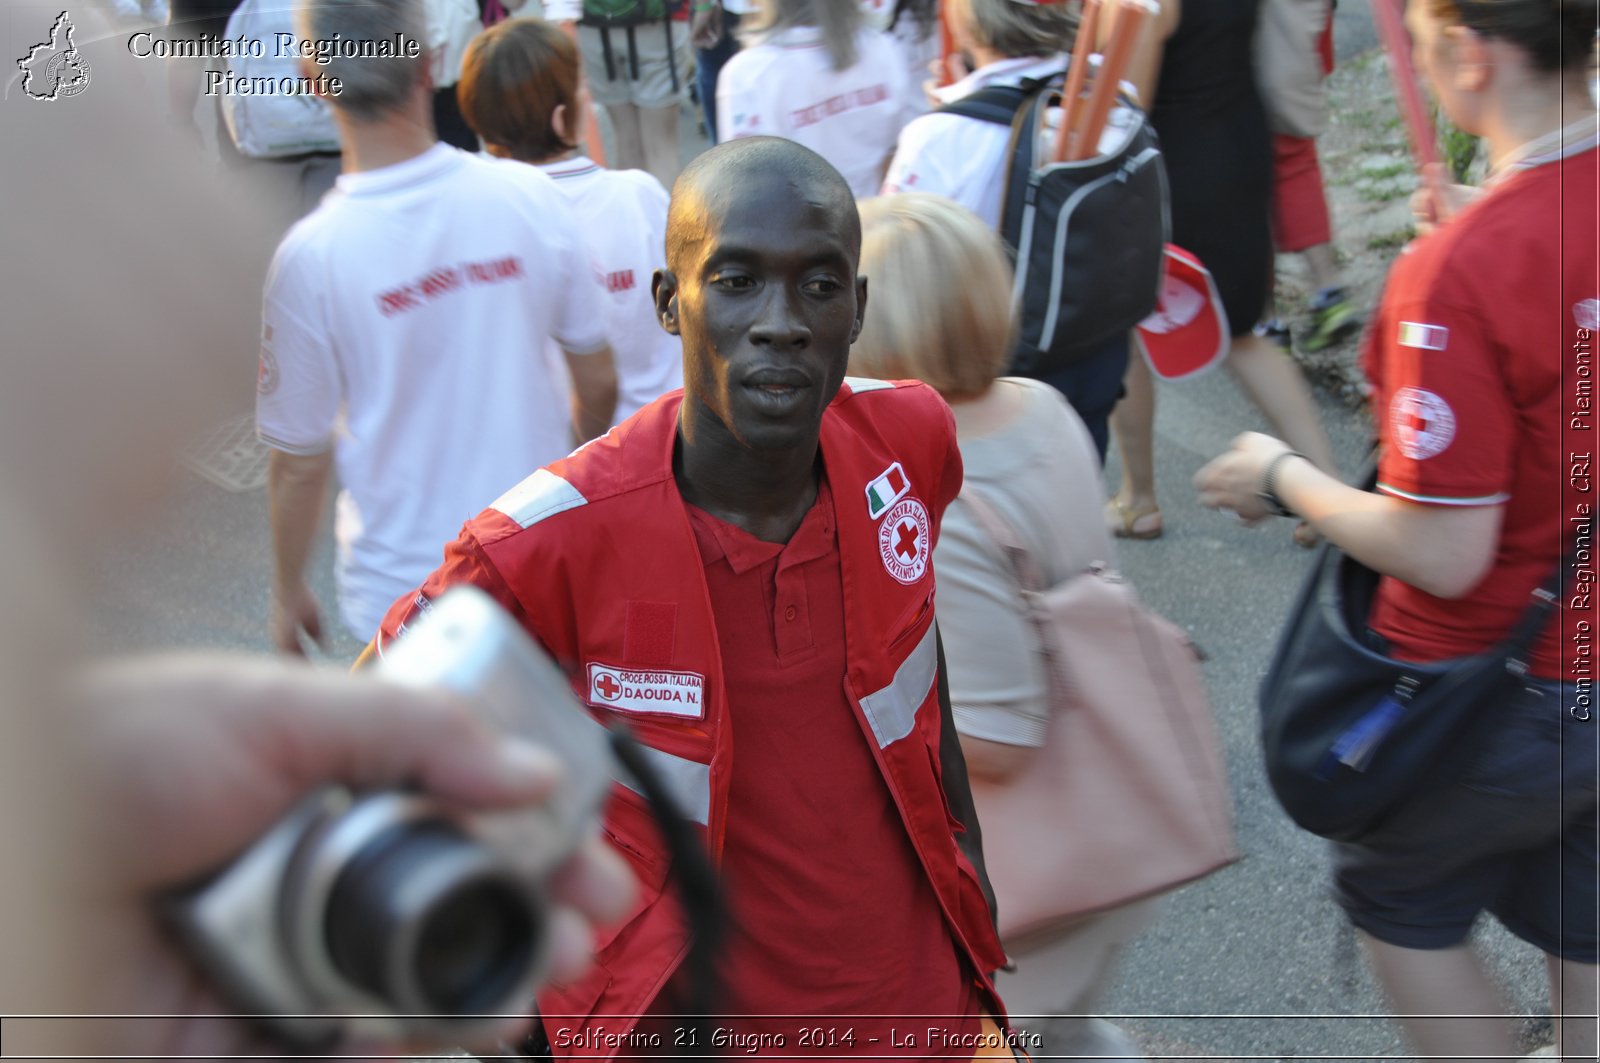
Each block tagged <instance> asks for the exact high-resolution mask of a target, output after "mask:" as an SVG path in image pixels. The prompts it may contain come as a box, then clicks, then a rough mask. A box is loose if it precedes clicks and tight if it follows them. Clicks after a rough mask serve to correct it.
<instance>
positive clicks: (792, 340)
mask: <svg viewBox="0 0 1600 1063" xmlns="http://www.w3.org/2000/svg"><path fill="white" fill-rule="evenodd" d="M762 296H763V297H762V303H761V308H760V311H759V313H758V314H757V315H756V321H755V324H754V325H753V326H751V329H750V338H751V340H753V341H754V342H756V343H758V344H770V345H771V346H774V347H784V348H794V349H797V350H798V349H802V348H804V347H806V346H808V345H809V344H810V343H811V327H810V326H809V325H808V324H807V323H806V318H805V313H804V309H803V307H802V306H801V302H800V300H801V298H802V296H801V294H800V293H799V292H798V291H795V290H793V289H791V288H790V287H789V286H788V285H784V284H770V285H768V286H767V290H766V291H765V292H764V293H762Z"/></svg>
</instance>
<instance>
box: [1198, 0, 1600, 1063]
mask: <svg viewBox="0 0 1600 1063" xmlns="http://www.w3.org/2000/svg"><path fill="white" fill-rule="evenodd" d="M1596 14H1597V12H1596V8H1595V5H1594V4H1593V2H1592V0H1413V2H1412V4H1411V6H1410V9H1409V10H1408V12H1407V15H1406V18H1407V22H1408V24H1409V25H1410V28H1411V32H1412V36H1413V38H1414V47H1415V56H1416V64H1417V67H1418V69H1419V70H1420V71H1421V72H1422V74H1423V75H1424V77H1425V78H1426V80H1427V81H1428V83H1429V84H1430V86H1431V88H1432V90H1433V92H1434V95H1435V96H1436V97H1437V98H1438V101H1439V104H1440V106H1441V108H1442V109H1443V110H1444V111H1445V113H1446V114H1447V115H1448V116H1449V117H1450V118H1451V119H1452V120H1453V121H1454V122H1455V123H1456V124H1457V125H1459V126H1460V127H1461V128H1463V129H1465V130H1466V131H1468V132H1471V133H1475V134H1477V135H1479V136H1481V137H1483V139H1484V142H1485V144H1486V145H1487V147H1488V150H1489V156H1490V160H1491V164H1492V165H1491V172H1490V176H1489V178H1488V180H1487V182H1486V183H1485V186H1484V187H1483V188H1482V189H1481V190H1467V189H1459V188H1455V189H1448V190H1445V191H1444V192H1442V193H1441V194H1439V195H1431V194H1430V195H1423V196H1420V197H1419V205H1420V207H1421V210H1420V211H1419V213H1420V214H1421V215H1422V218H1421V221H1422V224H1421V225H1419V228H1422V229H1424V230H1427V231H1425V234H1424V235H1423V236H1422V237H1421V238H1419V239H1418V240H1417V241H1416V242H1414V243H1413V244H1412V245H1411V247H1410V248H1408V249H1407V252H1406V253H1405V254H1403V255H1402V256H1401V257H1400V259H1399V260H1398V261H1397V262H1396V263H1395V266H1394V268H1393V270H1392V272H1391V274H1390V277H1389V282H1388V285H1387V288H1386V291H1385V293H1384V297H1383V302H1382V305H1381V307H1380V309H1379V311H1378V314H1377V316H1376V318H1375V319H1374V321H1373V325H1372V328H1371V330H1370V332H1369V334H1368V338H1367V351H1366V357H1367V371H1368V373H1369V375H1370V376H1371V378H1372V382H1373V385H1374V392H1373V404H1372V409H1373V411H1374V417H1375V420H1376V421H1377V422H1378V423H1377V427H1378V435H1379V439H1380V442H1381V445H1382V452H1381V458H1380V462H1379V467H1378V489H1377V491H1376V492H1375V493H1367V492H1363V491H1359V490H1356V489H1355V488H1351V487H1346V486H1344V485H1343V484H1341V483H1339V482H1338V481H1337V480H1335V479H1333V478H1332V477H1329V476H1328V475H1326V474H1325V473H1322V472H1321V471H1319V470H1318V469H1317V468H1316V467H1315V466H1313V465H1312V463H1311V462H1309V461H1307V460H1305V459H1303V458H1301V457H1299V456H1298V455H1295V454H1293V453H1292V452H1290V451H1289V450H1288V448H1287V447H1286V446H1285V445H1284V444H1283V443H1282V442H1280V441H1278V440H1276V439H1272V438H1270V437H1268V436H1264V435H1260V434H1257V433H1246V434H1245V435H1242V436H1240V437H1239V438H1237V439H1235V440H1234V442H1233V446H1232V448H1231V449H1230V450H1229V451H1228V452H1227V453H1225V454H1223V455H1222V456H1220V457H1218V458H1217V459H1216V460H1214V461H1213V462H1211V463H1210V464H1209V465H1207V466H1206V467H1205V468H1204V469H1202V470H1200V472H1199V473H1198V474H1197V476H1196V478H1195V482H1196V485H1197V486H1198V488H1199V489H1200V495H1201V499H1202V501H1203V502H1204V503H1205V504H1207V505H1209V506H1212V507H1213V508H1219V509H1228V510H1232V511H1233V512H1235V513H1237V514H1238V515H1239V516H1240V518H1242V519H1244V520H1247V521H1256V520H1259V519H1261V518H1263V517H1265V516H1267V515H1268V514H1269V513H1270V512H1272V510H1273V507H1274V504H1276V505H1277V506H1281V507H1282V508H1285V509H1287V510H1289V511H1292V512H1293V513H1295V514H1297V515H1298V516H1299V517H1301V518H1302V519H1304V520H1307V521H1309V522H1310V523H1311V524H1312V525H1313V526H1314V527H1315V528H1316V529H1317V531H1319V532H1320V533H1322V534H1323V535H1324V536H1326V537H1327V538H1328V539H1329V540H1331V541H1332V542H1333V543H1335V544H1337V545H1338V546H1339V547H1340V548H1342V549H1343V550H1345V551H1346V552H1348V553H1349V554H1350V555H1351V556H1353V557H1355V558H1356V559H1357V560H1359V561H1361V562H1363V563H1364V564H1366V565H1368V566H1369V567H1371V568H1373V569H1375V570H1377V571H1378V572H1381V573H1383V574H1384V576H1385V578H1384V580H1383V582H1382V584H1381V586H1380V589H1379V593H1378V597H1377V601H1376V603H1375V605H1374V608H1373V612H1372V616H1371V618H1370V626H1371V628H1372V630H1373V631H1374V632H1375V633H1376V634H1377V635H1378V636H1380V637H1381V638H1382V639H1383V640H1385V641H1386V642H1387V644H1388V647H1389V651H1390V652H1391V654H1392V655H1394V656H1396V657H1399V658H1403V659H1409V660H1421V661H1434V660H1444V659H1448V658H1452V657H1459V656H1463V655H1467V654H1473V653H1478V652H1482V651H1483V650H1485V649H1487V648H1488V647H1490V646H1492V645H1493V644H1495V643H1496V642H1497V641H1499V640H1500V639H1501V638H1502V637H1503V636H1504V635H1505V634H1506V632H1507V631H1508V630H1509V629H1510V627H1511V626H1512V624H1513V623H1514V622H1515V620H1516V618H1517V616H1518V615H1519V614H1520V613H1521V611H1522V609H1523V607H1524V606H1525V604H1526V602H1527V600H1528V595H1529V593H1530V592H1531V591H1532V590H1533V589H1534V588H1535V587H1537V586H1539V585H1540V584H1541V583H1542V582H1543V581H1544V580H1545V579H1546V578H1547V577H1548V575H1549V573H1550V572H1551V571H1552V570H1553V568H1554V567H1555V565H1556V563H1557V561H1558V559H1559V558H1560V556H1561V554H1562V550H1563V548H1564V544H1565V543H1566V542H1568V541H1570V539H1571V537H1572V536H1573V535H1578V536H1580V537H1590V538H1591V542H1584V541H1582V538H1580V542H1579V545H1580V546H1588V547H1590V548H1591V549H1592V535H1593V520H1594V517H1593V512H1594V511H1593V505H1594V501H1595V500H1594V498H1593V493H1594V488H1593V485H1592V483H1591V482H1590V474H1589V462H1590V461H1591V460H1592V459H1591V454H1592V451H1593V447H1594V445H1593V442H1592V439H1593V425H1594V420H1593V417H1592V415H1591V413H1590V411H1591V410H1592V398H1591V397H1590V395H1591V392H1590V390H1589V382H1590V381H1591V380H1592V377H1593V343H1594V332H1595V331H1596V330H1597V329H1600V320H1597V317H1600V261H1597V260H1600V252H1597V248H1596V240H1595V233H1596V231H1597V226H1600V218H1597V207H1596V202H1597V199H1600V182H1597V177H1600V150H1597V137H1596V125H1595V120H1596V118H1595V106H1594V101H1593V99H1592V98H1591V96H1590V93H1589V86H1588V64H1589V56H1590V52H1591V49H1592V47H1593V42H1594V35H1595V25H1596ZM1591 556H1592V555H1591ZM1580 560H1585V558H1584V555H1580ZM1581 567H1582V568H1583V569H1584V570H1587V571H1591V572H1592V568H1593V566H1592V564H1589V563H1587V562H1586V563H1585V564H1584V565H1583V566H1581ZM1575 574H1576V575H1579V578H1580V579H1581V574H1577V573H1575ZM1591 582H1592V577H1591ZM1573 588H1574V591H1575V593H1574V594H1573V595H1571V596H1569V599H1568V601H1566V602H1564V603H1563V606H1564V608H1563V609H1562V610H1561V617H1562V619H1561V622H1560V623H1557V624H1551V625H1550V626H1549V628H1548V629H1547V630H1546V631H1545V632H1543V633H1542V634H1541V636H1540V638H1539V640H1538V641H1537V642H1536V643H1535V647H1534V653H1533V655H1532V663H1531V667H1530V673H1529V680H1528V682H1527V684H1526V686H1525V689H1524V690H1523V691H1522V692H1521V693H1520V694H1519V695H1518V696H1517V697H1516V698H1514V699H1512V702H1511V703H1508V704H1507V705H1506V706H1505V707H1504V712H1503V718H1502V722H1501V724H1500V729H1499V731H1498V733H1497V735H1496V738H1495V740H1494V742H1493V743H1492V745H1491V746H1490V747H1489V748H1488V749H1486V750H1484V751H1483V752H1482V753H1481V754H1480V755H1479V757H1478V759H1477V761H1476V762H1475V763H1473V764H1472V765H1471V767H1470V768H1469V769H1467V770H1466V772H1465V773H1464V774H1463V775H1462V776H1461V777H1460V778H1458V779H1456V780H1455V781H1453V782H1451V783H1449V784H1447V785H1442V786H1439V787H1436V788H1435V789H1433V790H1431V791H1429V792H1427V793H1425V794H1423V795H1422V796H1420V797H1418V798H1417V799H1415V800H1414V801H1413V802H1412V803H1410V804H1408V805H1407V806H1406V807H1405V808H1403V809H1401V810H1400V811H1398V812H1397V813H1396V814H1395V815H1394V816H1393V818H1392V819H1391V820H1390V821H1389V822H1388V823H1387V824H1386V825H1385V826H1384V827H1383V828H1381V829H1380V831H1379V832H1378V833H1377V834H1375V835H1374V836H1372V837H1370V838H1367V839H1364V840H1363V841H1362V842H1361V843H1359V844H1344V843H1340V844H1337V845H1335V847H1334V863H1335V884H1336V893H1337V896H1338V899H1339V901H1340V903H1341V905H1342V906H1343V907H1344V909H1345V911H1346V913H1347V914H1348V915H1349V917H1350V919H1351V921H1352V922H1353V923H1354V924H1355V926H1356V927H1357V929H1358V930H1359V931H1360V932H1361V937H1362V940H1363V942H1364V944H1365V945H1366V947H1367V952H1368V956H1369V958H1370V959H1371V961H1372V965H1373V968H1374V970H1375V971H1376V973H1377V975H1378V977H1379V979H1380V981H1382V983H1383V985H1384V988H1385V989H1386V990H1387V991H1388V993H1389V996H1390V999H1391V1001H1392V1003H1393V1005H1394V1007H1395V1010H1396V1011H1397V1012H1398V1013H1400V1015H1401V1022H1402V1025H1403V1026H1404V1028H1405V1030H1406V1033H1407V1034H1408V1035H1409V1036H1410V1038H1411V1040H1412V1041H1413V1043H1414V1045H1415V1047H1416V1049H1417V1050H1418V1051H1419V1052H1421V1053H1424V1054H1428V1055H1435V1054H1436V1055H1441V1056H1443V1055H1448V1056H1454V1057H1457V1058H1469V1059H1479V1058H1490V1057H1504V1056H1513V1055H1516V1054H1517V1052H1518V1051H1520V1049H1518V1048H1517V1047H1515V1045H1514V1042H1513V1038H1512V1033H1511V1030H1510V1028H1509V1024H1507V1023H1506V1022H1505V1021H1503V1020H1502V1019H1499V1018H1491V1017H1490V1016H1500V1015H1503V1014H1504V1010H1505V1009H1504V1007H1503V1005H1501V1004H1500V1003H1499V1001H1498V999H1497V993H1496V992H1495V989H1494V987H1493V985H1492V984H1491V983H1490V981H1489V980H1488V979H1487V977H1486V976H1485V975H1484V974H1483V972H1482V970H1481V968H1480V967H1479V965H1478V963H1477V961H1476V957H1475V956H1474V954H1473V952H1472V950H1471V948H1470V946H1469V945H1468V943H1467V939H1468V935H1469V933H1470V931H1471V927H1472V924H1473V922H1474V921H1475V919H1476V918H1477V916H1478V915H1479V913H1480V912H1482V911H1485V910H1487V911H1489V912H1491V913H1493V914H1494V915H1495V916H1496V918H1498V919H1499V920H1500V921H1501V922H1502V923H1503V924H1505V926H1506V927H1507V928H1508V929H1509V930H1510V931H1511V932H1512V933H1514V934H1515V935H1517V936H1518V937H1520V938H1522V939H1524V940H1526V941H1529V942H1531V943H1532V944H1535V945H1537V946H1538V947H1539V948H1540V949H1541V950H1543V951H1544V952H1545V953H1546V954H1547V957H1548V966H1549V971H1550V981H1551V994H1552V1008H1553V1010H1554V1012H1555V1014H1556V1015H1557V1016H1562V1015H1568V1014H1573V1013H1575V1012H1579V1013H1581V1012H1590V1013H1591V1017H1590V1018H1589V1019H1587V1020H1585V1021H1580V1020H1579V1019H1577V1018H1576V1017H1574V1018H1572V1019H1569V1020H1567V1021H1558V1022H1557V1024H1556V1031H1557V1037H1558V1043H1559V1044H1560V1047H1561V1048H1562V1050H1563V1051H1564V1053H1565V1055H1566V1057H1567V1058H1569V1059H1577V1058H1586V1059H1591V1060H1592V1059H1594V1058H1595V1051H1596V1046H1595V1024H1594V1021H1593V1018H1592V1012H1593V1008H1594V1001H1595V997H1596V989H1597V979H1596V967H1595V964H1596V961H1597V959H1600V956H1597V951H1600V949H1597V942H1596V939H1597V931H1596V916H1595V911H1596V888H1597V887H1596V881H1597V877H1600V866H1597V858H1596V836H1597V826H1596V811H1595V809H1596V762H1595V751H1596V745H1597V742H1596V731H1595V728H1596V727H1597V726H1600V721H1596V720H1595V719H1593V718H1592V716H1593V711H1592V706H1591V705H1590V701H1591V699H1592V687H1591V686H1590V685H1589V683H1590V680H1589V679H1587V678H1586V677H1587V676H1589V675H1590V674H1591V672H1590V669H1591V667H1592V662H1593V658H1592V656H1588V655H1587V654H1588V653H1590V652H1592V651H1589V650H1587V649H1586V647H1588V646H1589V645H1590V642H1589V641H1588V638H1589V636H1588V634H1586V633H1590V632H1592V631H1593V629H1594V624H1595V622H1596V619H1597V617H1596V614H1595V610H1594V608H1593V604H1592V601H1591V600H1590V598H1589V596H1588V594H1587V593H1577V592H1581V591H1584V590H1585V588H1584V587H1581V586H1578V585H1577V584H1573ZM1424 1016H1433V1017H1424ZM1439 1016H1453V1017H1439Z"/></svg>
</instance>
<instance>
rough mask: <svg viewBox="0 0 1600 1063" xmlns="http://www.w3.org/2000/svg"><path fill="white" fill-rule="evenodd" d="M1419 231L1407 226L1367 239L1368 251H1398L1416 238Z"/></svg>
mask: <svg viewBox="0 0 1600 1063" xmlns="http://www.w3.org/2000/svg"><path fill="white" fill-rule="evenodd" d="M1416 235H1417V230H1416V229H1414V228H1412V227H1411V226H1409V225H1407V226H1406V227H1405V228H1404V229H1396V230H1395V231H1394V232H1392V233H1384V234H1383V235H1382V236H1372V237H1368V238H1367V250H1368V251H1398V250H1400V249H1401V248H1402V247H1404V246H1406V245H1407V244H1409V243H1410V242H1411V241H1412V240H1414V239H1415V238H1416Z"/></svg>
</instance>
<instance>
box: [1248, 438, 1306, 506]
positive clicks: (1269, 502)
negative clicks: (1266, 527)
mask: <svg viewBox="0 0 1600 1063" xmlns="http://www.w3.org/2000/svg"><path fill="white" fill-rule="evenodd" d="M1289 458H1301V459H1303V460H1305V461H1310V460H1311V459H1310V458H1307V457H1306V456H1305V455H1304V454H1302V453H1300V452H1299V451H1298V450H1285V451H1283V452H1282V453H1281V454H1279V455H1278V456H1277V457H1275V458H1273V459H1272V460H1271V461H1269V462H1267V471H1266V472H1265V473H1264V474H1262V477H1261V490H1260V491H1257V492H1256V497H1257V498H1259V499H1261V502H1262V504H1263V505H1265V506H1266V507H1267V512H1268V513H1271V514H1272V515H1273V516H1274V517H1292V516H1294V515H1295V513H1294V511H1293V510H1292V509H1290V508H1289V507H1288V506H1286V505H1284V504H1283V499H1281V498H1279V497H1278V466H1279V465H1282V464H1283V463H1284V461H1286V460H1287V459H1289Z"/></svg>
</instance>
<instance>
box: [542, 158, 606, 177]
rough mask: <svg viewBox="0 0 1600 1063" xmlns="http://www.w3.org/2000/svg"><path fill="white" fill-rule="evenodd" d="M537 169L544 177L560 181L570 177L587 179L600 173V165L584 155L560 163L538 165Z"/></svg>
mask: <svg viewBox="0 0 1600 1063" xmlns="http://www.w3.org/2000/svg"><path fill="white" fill-rule="evenodd" d="M539 169H540V170H541V171H543V172H544V174H545V176H547V177H552V178H554V179H555V180H557V181H561V180H564V179H566V178H571V177H587V176H589V175H590V174H597V173H599V172H600V164H599V163H597V162H595V161H594V160H593V159H591V158H589V157H588V156H586V155H582V154H578V155H574V156H573V157H572V158H570V159H562V160H561V161H560V162H546V163H540V164H539Z"/></svg>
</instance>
